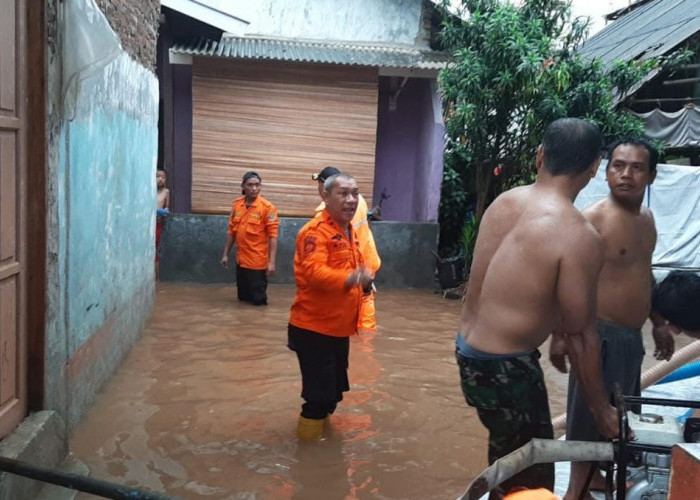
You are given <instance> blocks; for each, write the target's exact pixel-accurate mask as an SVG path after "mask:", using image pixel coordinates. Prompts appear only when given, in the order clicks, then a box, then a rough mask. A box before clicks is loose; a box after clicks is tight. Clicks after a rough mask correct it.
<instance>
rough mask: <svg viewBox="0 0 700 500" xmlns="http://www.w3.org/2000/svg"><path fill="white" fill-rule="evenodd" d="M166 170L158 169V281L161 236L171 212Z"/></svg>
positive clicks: (157, 278)
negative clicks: (166, 217)
mask: <svg viewBox="0 0 700 500" xmlns="http://www.w3.org/2000/svg"><path fill="white" fill-rule="evenodd" d="M165 181H166V176H165V170H161V169H158V170H157V171H156V186H157V193H156V281H158V280H159V279H160V237H161V235H162V234H163V221H164V220H165V216H166V215H168V214H169V213H170V211H169V210H170V209H169V208H168V207H169V206H170V190H169V189H168V188H166V187H165Z"/></svg>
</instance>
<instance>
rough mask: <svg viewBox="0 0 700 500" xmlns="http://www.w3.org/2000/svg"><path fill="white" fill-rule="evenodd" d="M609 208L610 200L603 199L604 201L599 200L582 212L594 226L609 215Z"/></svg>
mask: <svg viewBox="0 0 700 500" xmlns="http://www.w3.org/2000/svg"><path fill="white" fill-rule="evenodd" d="M607 207H608V199H607V198H603V199H602V200H598V201H596V202H595V203H593V204H592V205H589V206H587V207H586V208H584V209H583V210H581V214H582V215H583V217H584V218H585V219H586V220H587V221H588V222H591V223H593V225H595V223H596V222H598V221H600V220H601V219H603V218H604V217H605V214H606V213H607Z"/></svg>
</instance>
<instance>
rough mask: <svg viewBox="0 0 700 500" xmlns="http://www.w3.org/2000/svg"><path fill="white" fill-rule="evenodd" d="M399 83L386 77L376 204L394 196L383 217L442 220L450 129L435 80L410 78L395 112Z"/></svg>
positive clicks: (382, 90) (382, 81)
mask: <svg viewBox="0 0 700 500" xmlns="http://www.w3.org/2000/svg"><path fill="white" fill-rule="evenodd" d="M399 81H400V80H399V79H394V82H393V85H392V79H390V78H387V77H382V78H380V82H379V104H378V107H379V109H378V113H377V152H376V164H375V165H376V166H375V172H374V200H373V205H376V204H377V203H378V202H379V199H380V195H381V193H382V191H383V190H386V192H387V194H388V195H390V196H391V198H390V199H388V200H386V201H385V202H384V204H383V205H382V218H383V219H388V220H395V221H403V222H434V221H437V217H438V206H439V203H440V185H441V182H442V168H443V144H444V133H445V127H444V125H443V123H442V111H441V104H440V98H439V95H438V92H437V86H436V83H435V81H434V80H428V79H415V78H414V79H409V80H408V81H407V83H406V85H405V86H404V87H403V90H402V91H401V93H400V94H399V97H398V100H397V105H396V109H394V110H391V109H390V107H389V100H390V96H391V95H392V94H394V93H395V92H396V88H397V87H398V84H399Z"/></svg>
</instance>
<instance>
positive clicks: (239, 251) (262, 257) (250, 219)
mask: <svg viewBox="0 0 700 500" xmlns="http://www.w3.org/2000/svg"><path fill="white" fill-rule="evenodd" d="M278 227H279V219H278V217H277V209H276V208H275V206H274V205H273V204H272V203H270V202H269V201H267V200H266V199H265V198H263V197H262V196H258V197H257V198H256V199H255V200H254V201H253V203H252V204H251V205H250V207H248V208H246V206H245V197H244V196H242V197H240V198H237V199H236V200H234V202H233V206H232V207H231V215H230V217H229V219H228V234H231V235H233V236H234V237H235V238H236V262H237V263H238V265H239V266H241V267H244V268H246V269H253V270H256V271H261V270H263V269H267V262H268V260H269V253H270V238H277V228H278Z"/></svg>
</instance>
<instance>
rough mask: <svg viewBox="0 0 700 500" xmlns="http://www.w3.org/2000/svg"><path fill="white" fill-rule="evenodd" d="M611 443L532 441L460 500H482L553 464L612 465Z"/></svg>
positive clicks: (495, 466) (491, 469)
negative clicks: (506, 484)
mask: <svg viewBox="0 0 700 500" xmlns="http://www.w3.org/2000/svg"><path fill="white" fill-rule="evenodd" d="M614 454H615V452H614V449H613V444H612V443H610V442H599V443H596V442H587V441H577V442H575V443H574V442H572V441H557V440H553V439H532V440H531V441H530V442H529V443H527V444H526V445H525V446H523V447H522V448H518V449H517V450H515V451H514V452H513V453H510V454H508V455H506V456H505V457H503V458H499V459H498V460H496V461H495V462H494V463H493V464H491V465H490V466H489V467H488V468H487V469H485V470H484V471H483V472H482V473H481V474H479V475H478V476H476V477H475V478H474V480H473V481H472V482H471V483H469V486H468V487H467V489H466V491H465V492H464V493H462V495H461V496H460V497H459V499H460V500H478V499H479V498H481V497H482V496H483V495H485V494H486V493H488V492H489V491H491V490H492V489H494V488H496V487H497V486H498V485H499V484H501V483H502V482H503V481H505V480H507V479H509V478H511V477H513V476H514V475H516V474H517V473H518V472H521V471H523V470H525V469H527V468H528V467H530V466H532V465H535V464H542V463H550V462H611V461H612V460H613V458H614Z"/></svg>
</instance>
